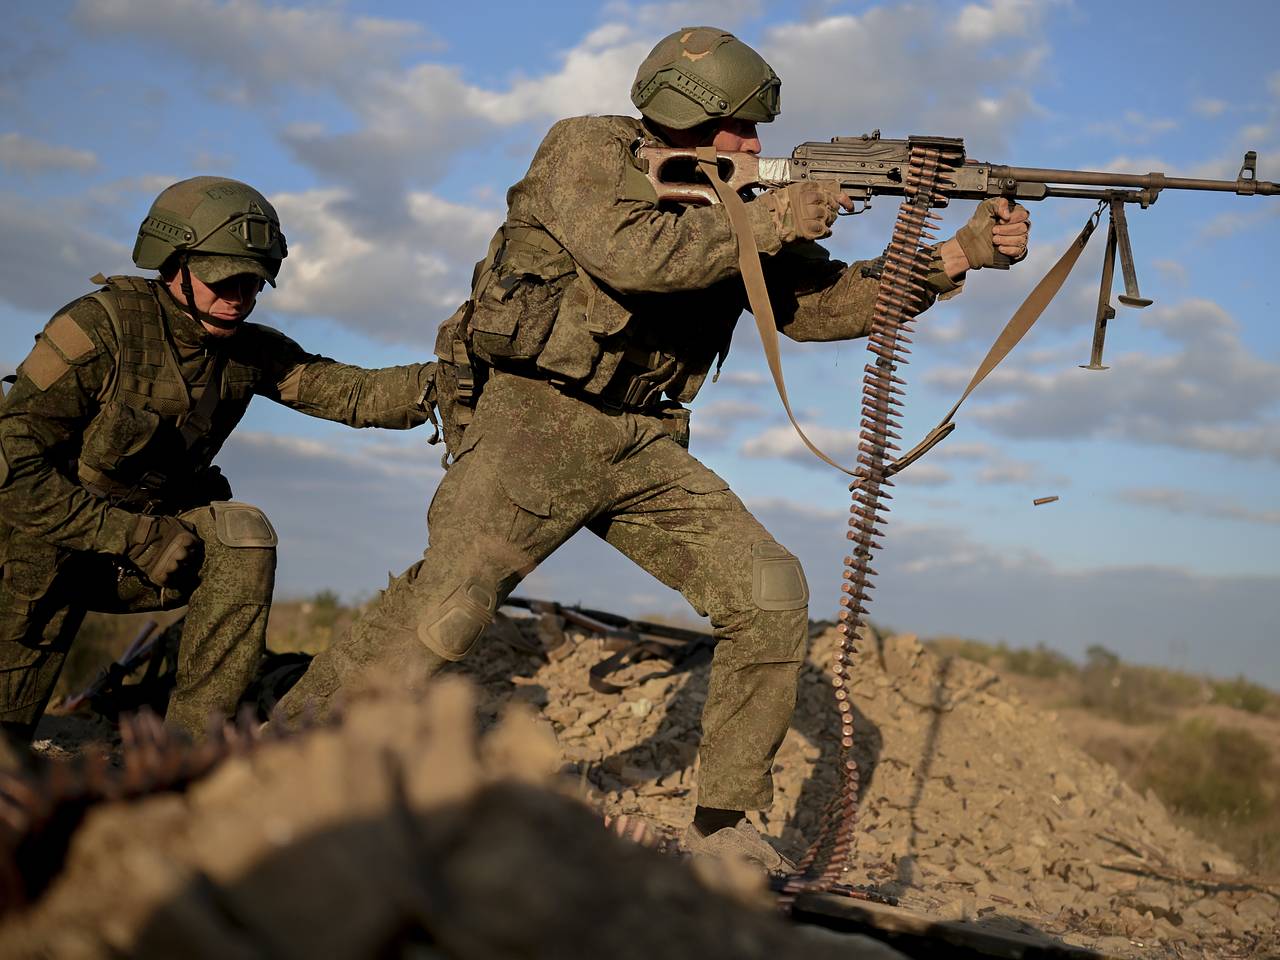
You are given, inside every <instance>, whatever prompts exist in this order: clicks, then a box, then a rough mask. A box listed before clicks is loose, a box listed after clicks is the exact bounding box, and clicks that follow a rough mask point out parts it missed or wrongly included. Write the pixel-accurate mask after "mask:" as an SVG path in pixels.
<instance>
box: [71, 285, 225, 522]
mask: <svg viewBox="0 0 1280 960" xmlns="http://www.w3.org/2000/svg"><path fill="white" fill-rule="evenodd" d="M95 279H98V278H95ZM105 282H106V289H104V290H100V291H98V292H97V293H93V294H90V298H91V299H93V300H94V301H95V302H97V303H98V304H99V305H100V306H101V307H102V308H103V310H105V311H106V313H107V316H108V317H109V318H110V319H111V324H112V327H113V328H114V330H115V334H116V339H117V342H118V350H117V353H116V358H115V360H116V362H115V369H114V371H113V373H112V379H111V382H110V384H109V385H108V386H107V388H106V390H105V395H104V396H102V397H100V398H99V399H100V400H101V401H102V406H101V408H100V410H99V412H98V415H97V416H95V417H94V419H93V421H92V422H91V423H90V424H89V426H88V427H87V428H86V429H85V433H84V438H83V442H82V446H81V450H80V456H79V460H78V463H77V465H76V472H77V475H78V478H79V480H80V483H81V484H82V485H83V486H84V487H85V488H86V489H89V490H91V491H93V492H95V493H96V494H98V495H100V496H106V497H109V498H111V499H113V500H115V501H117V502H124V501H147V500H153V499H157V498H159V497H160V496H161V491H162V489H163V488H164V487H165V486H166V485H167V484H168V482H169V480H170V479H171V478H174V477H175V475H176V474H182V475H184V476H186V477H190V476H192V475H194V474H197V473H199V472H200V471H202V470H204V469H206V468H207V467H208V464H209V461H210V460H212V457H213V454H214V453H215V452H216V450H214V449H212V447H211V445H210V444H209V443H208V442H207V441H208V439H209V435H210V429H211V426H212V419H213V414H214V411H215V409H216V408H217V405H218V401H219V399H220V395H221V392H222V383H221V382H222V380H223V373H224V370H225V364H224V362H223V361H221V360H220V359H219V360H215V361H214V365H213V367H212V369H211V371H210V378H209V383H208V384H207V385H206V387H205V389H204V390H203V391H201V394H200V396H199V398H198V399H196V400H195V402H194V405H193V403H192V401H191V398H190V397H189V396H188V392H187V385H186V383H185V382H184V381H183V379H182V375H181V370H180V369H179V366H178V361H177V359H176V357H175V356H174V354H173V350H172V347H171V346H170V344H169V342H168V335H167V333H166V330H165V323H164V315H163V313H162V310H161V307H160V302H159V300H158V299H157V295H156V293H155V292H154V290H153V289H152V285H151V283H150V282H149V281H147V280H144V279H143V278H141V277H128V276H118V277H110V278H108V279H107V280H106V281H105Z"/></svg>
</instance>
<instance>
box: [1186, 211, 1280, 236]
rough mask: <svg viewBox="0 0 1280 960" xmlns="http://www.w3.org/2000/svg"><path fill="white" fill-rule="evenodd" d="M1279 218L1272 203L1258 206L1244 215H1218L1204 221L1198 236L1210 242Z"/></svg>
mask: <svg viewBox="0 0 1280 960" xmlns="http://www.w3.org/2000/svg"><path fill="white" fill-rule="evenodd" d="M1278 216H1280V208H1277V205H1276V204H1274V203H1268V204H1266V205H1265V206H1263V205H1259V206H1257V207H1255V208H1254V209H1252V210H1249V211H1247V212H1245V213H1234V212H1233V213H1220V214H1218V215H1217V216H1215V217H1212V218H1211V219H1209V220H1208V221H1206V222H1205V223H1204V224H1203V225H1202V226H1201V227H1200V236H1202V237H1204V238H1206V239H1210V240H1220V239H1222V238H1223V237H1230V236H1233V235H1235V234H1237V233H1243V232H1244V231H1246V230H1250V229H1252V228H1254V227H1256V226H1258V225H1259V224H1265V223H1267V222H1268V221H1270V220H1274V219H1275V218H1276V217H1278Z"/></svg>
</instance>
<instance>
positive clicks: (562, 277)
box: [436, 117, 743, 442]
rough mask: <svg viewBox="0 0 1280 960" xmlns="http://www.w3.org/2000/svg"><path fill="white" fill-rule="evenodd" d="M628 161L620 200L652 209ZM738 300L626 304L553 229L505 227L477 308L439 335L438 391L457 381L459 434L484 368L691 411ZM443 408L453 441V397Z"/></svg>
mask: <svg viewBox="0 0 1280 960" xmlns="http://www.w3.org/2000/svg"><path fill="white" fill-rule="evenodd" d="M602 119H603V118H602ZM607 119H609V120H611V121H613V122H614V123H615V124H616V126H617V128H618V129H617V135H618V136H619V137H620V138H622V139H624V140H626V141H627V142H628V143H630V142H631V141H633V140H636V139H637V138H638V137H640V136H642V135H644V134H645V131H644V128H643V127H642V126H641V125H640V122H639V121H637V120H634V119H632V118H629V117H613V118H607ZM628 155H629V156H630V157H632V159H633V163H632V165H630V166H628V167H627V168H626V169H625V170H624V171H623V181H622V188H621V189H622V193H621V196H622V198H623V199H631V200H641V201H646V200H647V201H656V199H657V197H656V194H655V193H654V191H653V187H652V185H651V184H650V183H649V181H648V179H647V178H646V177H645V175H644V171H643V170H642V169H641V166H640V164H641V161H640V160H639V159H638V158H636V157H635V154H634V151H628ZM586 213H587V215H589V212H586ZM742 302H743V298H742V295H741V283H740V281H737V280H736V279H733V280H730V281H728V282H726V283H722V284H717V285H714V286H712V287H710V288H707V289H704V290H698V291H688V292H683V293H670V294H652V295H647V296H626V295H623V294H619V293H618V292H616V291H614V290H611V289H609V288H608V287H607V286H605V285H604V284H602V283H599V282H598V281H596V280H595V279H594V278H592V277H591V276H590V274H588V273H587V272H586V270H584V269H582V268H581V267H580V266H579V265H578V264H577V263H576V262H575V261H574V259H573V257H572V255H571V254H570V253H569V252H568V251H567V250H565V249H564V247H562V246H561V245H560V244H559V242H558V241H556V239H555V238H554V237H553V236H551V234H549V233H548V232H547V231H546V230H544V229H542V228H541V227H539V226H537V225H533V224H527V223H521V222H518V221H516V220H513V219H508V220H507V222H506V223H504V224H503V225H502V227H501V228H499V230H498V232H497V233H496V234H495V235H494V237H493V239H492V241H491V242H490V244H489V250H488V253H487V255H486V257H485V259H484V260H481V261H480V262H479V263H477V264H476V268H475V271H474V273H473V275H472V293H471V299H470V300H468V301H467V302H466V303H465V304H463V306H462V307H461V308H459V310H458V311H457V313H455V314H454V315H453V316H452V317H450V318H449V319H448V320H447V321H445V323H443V324H442V325H441V327H440V330H439V334H438V336H437V341H436V353H437V355H438V356H439V358H440V359H441V360H442V361H444V363H443V364H442V368H441V371H440V377H441V378H442V382H443V384H444V385H445V389H444V390H443V391H442V393H448V392H449V387H450V385H451V381H450V378H451V377H452V378H454V382H453V385H456V387H458V388H459V389H458V397H457V403H458V404H459V405H460V406H461V407H462V408H464V409H461V410H459V411H458V416H460V417H461V418H462V420H463V421H464V422H463V426H465V421H466V420H467V419H468V414H467V411H466V409H465V408H466V407H468V406H470V405H472V404H473V403H474V397H475V394H476V393H478V391H479V389H480V387H481V386H482V384H483V378H484V367H485V366H490V367H497V368H499V369H507V370H510V371H512V372H518V373H524V374H526V375H532V376H540V377H544V378H546V379H549V380H551V381H553V382H555V383H557V384H558V385H560V386H561V388H562V389H564V390H566V392H571V393H575V394H578V395H582V396H583V397H585V398H587V399H589V400H591V401H592V402H596V403H600V404H602V405H604V406H608V407H616V408H619V409H631V410H640V409H649V408H653V407H654V406H656V405H657V404H658V403H659V401H660V400H661V398H662V397H663V395H664V394H665V395H666V396H667V397H668V398H670V399H671V400H676V401H679V402H681V403H687V402H688V401H690V400H692V399H693V398H694V396H695V395H696V394H697V392H698V390H699V388H700V387H701V386H702V383H703V382H704V380H705V379H706V376H707V374H708V373H709V372H710V370H711V367H712V365H713V364H715V363H716V361H717V359H721V360H722V359H723V357H724V355H725V353H727V351H728V346H729V340H730V338H731V337H732V333H733V328H734V325H735V323H736V321H737V317H738V316H739V314H740V313H741V310H742ZM637 319H638V320H639V322H633V321H634V320H637ZM441 399H442V401H443V402H442V410H441V413H442V415H443V416H444V418H445V420H446V424H445V426H446V438H445V439H446V442H448V441H449V437H448V436H447V434H448V433H449V432H450V430H449V424H448V422H447V421H448V418H449V411H447V410H446V409H445V408H444V405H445V404H447V403H449V397H447V396H442V398H441Z"/></svg>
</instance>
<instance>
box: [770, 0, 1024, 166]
mask: <svg viewBox="0 0 1280 960" xmlns="http://www.w3.org/2000/svg"><path fill="white" fill-rule="evenodd" d="M1011 6H1012V7H1015V8H1017V7H1020V6H1021V5H1020V4H1018V3H1016V2H1015V3H1013V4H1011ZM1033 9H1034V8H1033ZM1038 23H1039V17H1038V16H1031V15H1030V14H1028V19H1027V21H1026V30H1027V36H1028V37H1029V38H1030V39H1031V42H1029V43H1025V44H1021V45H1019V46H1018V47H1017V48H1016V49H1013V50H1009V51H1000V50H997V49H994V48H993V47H992V46H990V45H988V43H987V42H986V41H985V40H983V41H975V42H972V43H965V44H957V43H955V42H954V37H953V35H952V34H951V32H950V31H949V30H948V29H947V28H946V26H945V24H944V23H943V21H942V20H941V19H940V18H937V17H934V16H932V11H931V10H930V8H926V7H917V6H914V5H903V6H896V7H872V8H871V9H868V10H866V11H865V12H864V13H862V14H859V15H853V14H840V15H834V16H828V17H823V18H818V19H814V20H810V21H807V22H795V23H790V24H784V25H781V26H777V27H774V28H771V29H770V30H768V31H767V32H766V35H765V40H764V43H763V44H762V45H761V52H762V53H763V54H764V55H765V58H766V59H767V60H768V61H769V62H770V63H771V64H772V65H773V67H774V69H775V70H776V71H777V73H778V75H779V76H780V77H782V91H783V97H782V101H783V113H782V116H781V118H780V119H779V121H778V122H777V123H775V124H774V129H769V130H767V131H764V133H765V136H766V137H767V138H768V143H767V144H766V152H767V153H774V152H777V151H776V149H775V148H774V147H773V146H770V144H776V143H778V142H782V143H784V144H790V143H791V142H792V141H793V140H794V141H799V140H800V139H812V138H824V137H829V136H833V135H844V136H847V135H851V134H859V133H865V132H868V131H869V130H870V128H872V127H882V128H884V129H885V136H899V137H900V136H904V135H906V134H907V133H909V132H913V131H927V132H929V133H937V134H941V135H946V136H957V135H961V134H962V135H964V136H965V138H966V145H967V147H968V149H969V152H970V153H971V154H972V155H975V156H979V155H989V154H990V153H1000V152H1002V150H1003V147H1004V145H1005V142H1006V136H1007V134H1008V132H1009V131H1010V129H1012V128H1013V127H1015V126H1016V125H1017V124H1018V123H1019V122H1020V121H1021V120H1022V119H1023V118H1024V117H1026V116H1028V115H1029V114H1030V113H1032V112H1033V110H1034V106H1033V104H1032V101H1031V99H1030V97H1029V95H1028V93H1027V90H1028V89H1029V87H1030V81H1031V80H1032V78H1033V77H1035V76H1036V75H1037V73H1038V71H1039V69H1040V66H1041V63H1042V59H1043V55H1044V49H1043V47H1042V46H1041V44H1040V43H1039V40H1038V37H1037V36H1036V35H1037V34H1038V26H1037V25H1038ZM993 39H994V38H993ZM903 77H910V78H911V82H909V83H903V82H902V81H901V78H903ZM836 91H838V93H836ZM984 103H985V104H986V105H985V106H984ZM992 103H994V104H995V107H994V109H993V108H992V105H991V104H992Z"/></svg>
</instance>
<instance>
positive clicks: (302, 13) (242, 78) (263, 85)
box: [73, 0, 425, 103]
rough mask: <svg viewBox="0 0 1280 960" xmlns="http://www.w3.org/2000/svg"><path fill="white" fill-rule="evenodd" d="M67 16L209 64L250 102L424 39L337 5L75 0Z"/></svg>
mask: <svg viewBox="0 0 1280 960" xmlns="http://www.w3.org/2000/svg"><path fill="white" fill-rule="evenodd" d="M73 16H74V17H75V19H76V20H77V22H79V24H80V25H81V26H82V27H84V28H85V29H86V30H87V31H89V32H90V33H96V34H100V35H131V36H135V37H139V38H146V39H149V40H151V41H153V42H155V43H157V44H158V45H159V46H160V47H161V48H162V49H163V50H165V51H166V52H168V53H169V54H170V55H176V56H177V57H178V58H180V59H181V60H182V61H183V62H184V63H187V64H193V65H197V66H199V67H202V68H207V69H210V70H212V71H214V72H215V73H216V74H217V88H218V89H219V90H222V91H226V92H227V93H228V95H229V96H230V97H231V98H232V99H235V100H237V101H243V102H249V101H250V100H252V101H253V102H255V103H261V102H262V101H263V100H264V99H269V98H271V97H272V96H273V95H274V94H275V93H276V92H277V91H280V90H283V89H284V88H286V87H287V86H297V87H304V88H307V89H313V90H317V89H318V90H332V89H340V88H342V87H344V86H347V85H349V84H352V83H355V82H359V81H360V78H361V77H363V76H367V75H368V74H370V73H371V72H373V73H376V72H377V71H378V70H379V69H385V68H386V67H387V66H388V65H393V64H395V63H397V62H398V61H399V60H401V59H402V58H403V57H404V56H406V55H407V54H409V53H412V52H414V51H416V50H420V49H421V48H422V47H423V46H424V44H425V37H424V35H423V31H422V27H421V26H419V25H418V24H416V23H412V22H410V21H405V20H389V19H383V18H376V17H352V16H350V15H349V14H347V13H346V12H345V11H344V10H343V9H342V5H340V4H334V5H328V4H326V5H323V6H285V5H277V4H272V3H266V2H261V0H213V2H206V0H80V2H79V3H78V5H77V7H76V9H75V11H74V14H73Z"/></svg>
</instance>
